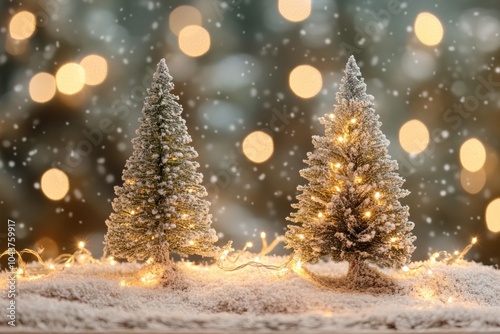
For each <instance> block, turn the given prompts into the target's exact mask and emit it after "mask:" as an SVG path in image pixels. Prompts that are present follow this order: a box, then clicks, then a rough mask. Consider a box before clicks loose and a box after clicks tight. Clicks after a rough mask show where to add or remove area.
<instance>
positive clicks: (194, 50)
mask: <svg viewBox="0 0 500 334" xmlns="http://www.w3.org/2000/svg"><path fill="white" fill-rule="evenodd" d="M179 48H180V49H181V51H182V52H184V53H185V54H186V55H188V56H190V57H200V56H202V55H204V54H205V53H207V52H208V50H210V34H209V33H208V31H207V30H206V29H205V28H203V27H200V26H197V25H191V26H187V27H185V28H183V29H182V30H181V31H180V33H179Z"/></svg>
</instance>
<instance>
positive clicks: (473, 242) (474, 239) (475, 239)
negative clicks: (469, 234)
mask: <svg viewBox="0 0 500 334" xmlns="http://www.w3.org/2000/svg"><path fill="white" fill-rule="evenodd" d="M471 243H472V244H473V245H475V244H476V243H477V237H474V238H472V240H471Z"/></svg>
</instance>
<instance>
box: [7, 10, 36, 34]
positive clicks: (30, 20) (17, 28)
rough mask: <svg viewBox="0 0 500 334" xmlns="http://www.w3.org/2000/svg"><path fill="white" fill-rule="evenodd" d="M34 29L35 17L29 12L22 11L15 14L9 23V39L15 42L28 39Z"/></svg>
mask: <svg viewBox="0 0 500 334" xmlns="http://www.w3.org/2000/svg"><path fill="white" fill-rule="evenodd" d="M35 29H36V17H35V15H33V14H32V13H30V12H27V11H22V12H19V13H17V14H15V15H14V16H13V17H12V19H11V20H10V23H9V33H10V37H12V38H13V39H16V40H23V39H27V38H30V37H31V35H33V33H34V32H35Z"/></svg>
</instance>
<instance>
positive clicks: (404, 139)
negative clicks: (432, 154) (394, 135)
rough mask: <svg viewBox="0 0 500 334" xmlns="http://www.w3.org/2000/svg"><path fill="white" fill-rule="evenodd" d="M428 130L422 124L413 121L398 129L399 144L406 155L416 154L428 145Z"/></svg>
mask: <svg viewBox="0 0 500 334" xmlns="http://www.w3.org/2000/svg"><path fill="white" fill-rule="evenodd" d="M429 140H430V137H429V130H427V127H426V126H425V124H424V123H422V122H420V121H419V120H416V119H413V120H411V121H408V122H406V123H405V124H403V126H402V127H401V129H399V143H400V144H401V147H402V148H403V149H404V150H405V151H406V152H408V153H411V154H418V153H421V152H423V151H424V150H425V149H426V148H427V145H429Z"/></svg>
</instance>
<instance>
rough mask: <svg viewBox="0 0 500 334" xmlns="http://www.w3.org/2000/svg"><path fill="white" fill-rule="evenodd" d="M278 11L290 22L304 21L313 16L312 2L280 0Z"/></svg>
mask: <svg viewBox="0 0 500 334" xmlns="http://www.w3.org/2000/svg"><path fill="white" fill-rule="evenodd" d="M278 10H279V12H280V14H281V15H282V16H283V17H284V18H285V19H287V20H288V21H291V22H300V21H304V20H305V19H307V18H308V17H309V15H311V0H279V1H278Z"/></svg>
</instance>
